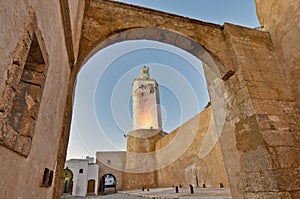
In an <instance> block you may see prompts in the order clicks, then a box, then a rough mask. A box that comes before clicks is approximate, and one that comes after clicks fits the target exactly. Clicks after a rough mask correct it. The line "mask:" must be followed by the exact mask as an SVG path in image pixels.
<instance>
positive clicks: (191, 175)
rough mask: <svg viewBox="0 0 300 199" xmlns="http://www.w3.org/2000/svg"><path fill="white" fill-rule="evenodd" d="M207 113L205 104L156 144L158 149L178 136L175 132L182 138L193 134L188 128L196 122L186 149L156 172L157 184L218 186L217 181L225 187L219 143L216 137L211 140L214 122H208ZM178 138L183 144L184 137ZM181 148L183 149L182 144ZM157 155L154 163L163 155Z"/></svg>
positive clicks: (210, 114) (209, 109)
mask: <svg viewBox="0 0 300 199" xmlns="http://www.w3.org/2000/svg"><path fill="white" fill-rule="evenodd" d="M211 116H212V110H211V107H209V108H207V109H205V110H204V111H203V112H201V113H200V114H199V115H197V116H195V117H194V118H192V119H191V120H189V121H187V122H186V123H184V124H183V125H182V126H180V127H178V128H177V129H176V130H174V131H173V132H171V133H169V134H168V135H167V136H165V137H164V138H163V139H161V140H160V141H158V142H157V143H156V146H157V149H158V150H161V149H163V148H164V147H166V146H167V145H168V144H172V142H175V140H176V139H178V137H177V135H176V134H184V136H185V137H188V136H193V135H192V134H191V131H190V130H191V128H194V124H195V121H196V123H197V122H199V123H198V125H197V131H196V134H195V137H194V138H193V139H192V142H191V143H190V145H189V146H188V148H187V149H186V151H184V153H183V154H182V155H181V156H180V157H179V158H178V159H175V160H174V161H173V162H172V163H171V164H169V165H166V166H165V167H163V168H161V169H159V170H158V171H157V174H158V184H159V186H160V187H170V186H176V185H177V186H179V185H182V186H188V185H189V184H192V185H193V186H197V184H198V186H203V184H205V185H206V186H207V187H219V183H223V185H224V186H226V187H229V182H228V177H227V173H226V170H225V166H224V161H223V156H222V152H221V149H220V144H219V142H218V141H217V139H214V138H216V134H215V133H216V131H215V128H214V123H213V122H212V123H211ZM208 132H209V133H208ZM207 135H208V136H207ZM213 140H215V141H216V143H214V141H213ZM180 141H181V142H182V143H185V141H184V140H180ZM181 147H182V148H183V149H184V146H181ZM176 149H179V148H177V147H175V150H173V151H172V150H171V151H169V156H173V157H174V156H176V154H177V153H179V151H176ZM179 150H180V149H179ZM157 154H158V157H157V159H158V162H159V161H161V160H162V159H165V158H166V157H159V154H160V153H159V152H158V153H157ZM197 181H198V183H197Z"/></svg>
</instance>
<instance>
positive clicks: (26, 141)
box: [14, 136, 31, 156]
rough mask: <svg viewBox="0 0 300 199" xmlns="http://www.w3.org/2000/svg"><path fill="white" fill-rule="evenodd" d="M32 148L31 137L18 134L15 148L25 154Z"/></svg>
mask: <svg viewBox="0 0 300 199" xmlns="http://www.w3.org/2000/svg"><path fill="white" fill-rule="evenodd" d="M30 148H31V138H30V137H24V136H18V137H17V139H16V144H15V146H14V150H15V151H16V152H18V153H20V154H21V155H23V156H28V154H29V152H30Z"/></svg>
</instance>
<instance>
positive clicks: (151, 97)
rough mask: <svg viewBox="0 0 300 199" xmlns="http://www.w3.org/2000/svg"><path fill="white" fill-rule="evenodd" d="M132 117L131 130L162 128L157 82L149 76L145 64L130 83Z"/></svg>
mask: <svg viewBox="0 0 300 199" xmlns="http://www.w3.org/2000/svg"><path fill="white" fill-rule="evenodd" d="M132 118H133V130H137V129H161V128H162V124H161V123H162V122H161V111H160V102H159V91H158V84H157V82H156V80H155V79H151V78H150V75H149V67H147V66H143V67H142V68H141V69H140V77H139V78H136V79H134V81H133V84H132Z"/></svg>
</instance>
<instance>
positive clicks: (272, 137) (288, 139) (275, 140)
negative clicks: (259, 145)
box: [262, 130, 299, 147]
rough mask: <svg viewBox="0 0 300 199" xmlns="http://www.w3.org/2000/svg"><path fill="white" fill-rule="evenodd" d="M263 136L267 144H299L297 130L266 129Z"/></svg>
mask: <svg viewBox="0 0 300 199" xmlns="http://www.w3.org/2000/svg"><path fill="white" fill-rule="evenodd" d="M262 137H263V139H264V142H265V144H266V145H267V146H273V147H274V146H290V147H292V146H297V145H299V139H297V138H296V133H295V132H289V131H277V130H264V131H262Z"/></svg>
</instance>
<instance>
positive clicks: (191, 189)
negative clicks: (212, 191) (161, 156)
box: [190, 184, 194, 194]
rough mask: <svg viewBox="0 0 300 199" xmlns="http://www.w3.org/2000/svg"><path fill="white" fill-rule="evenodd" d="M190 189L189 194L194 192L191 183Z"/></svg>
mask: <svg viewBox="0 0 300 199" xmlns="http://www.w3.org/2000/svg"><path fill="white" fill-rule="evenodd" d="M190 191H191V194H193V193H194V187H193V185H191V184H190Z"/></svg>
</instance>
